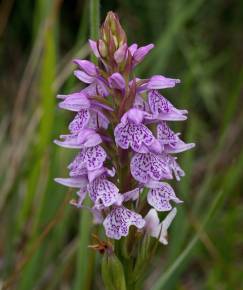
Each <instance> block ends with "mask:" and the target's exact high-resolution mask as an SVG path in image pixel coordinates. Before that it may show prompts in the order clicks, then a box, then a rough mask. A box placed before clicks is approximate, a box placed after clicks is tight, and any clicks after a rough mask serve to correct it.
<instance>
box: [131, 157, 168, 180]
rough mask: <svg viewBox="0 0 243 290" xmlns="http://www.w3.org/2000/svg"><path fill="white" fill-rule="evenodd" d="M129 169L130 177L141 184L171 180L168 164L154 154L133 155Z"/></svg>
mask: <svg viewBox="0 0 243 290" xmlns="http://www.w3.org/2000/svg"><path fill="white" fill-rule="evenodd" d="M130 169H131V173H132V176H133V177H134V178H135V179H136V180H137V181H139V182H141V183H144V184H146V183H149V182H150V180H151V179H152V180H155V181H159V180H161V179H172V174H171V170H170V168H169V166H168V162H166V160H164V158H161V156H160V155H157V154H154V153H145V154H139V153H137V154H135V155H134V156H133V158H132V160H131V164H130Z"/></svg>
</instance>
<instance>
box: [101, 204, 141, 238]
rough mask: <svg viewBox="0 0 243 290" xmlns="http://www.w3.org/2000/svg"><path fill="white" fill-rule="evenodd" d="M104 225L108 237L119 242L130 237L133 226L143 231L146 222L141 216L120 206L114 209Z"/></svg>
mask: <svg viewBox="0 0 243 290" xmlns="http://www.w3.org/2000/svg"><path fill="white" fill-rule="evenodd" d="M103 225H104V227H105V233H106V236H107V237H109V238H111V239H115V240H119V239H120V238H121V237H125V236H127V235H128V232H129V227H130V226H131V225H134V226H136V227H137V228H138V229H141V228H143V227H144V225H145V221H144V219H143V218H142V216H141V215H140V214H138V213H136V212H133V211H131V210H129V209H127V208H125V207H123V206H119V207H114V208H113V209H112V211H111V212H110V214H109V215H108V216H107V217H106V218H105V220H104V222H103Z"/></svg>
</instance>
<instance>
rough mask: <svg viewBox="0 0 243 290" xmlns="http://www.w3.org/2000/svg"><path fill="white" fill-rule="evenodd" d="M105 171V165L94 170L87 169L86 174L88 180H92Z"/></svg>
mask: <svg viewBox="0 0 243 290" xmlns="http://www.w3.org/2000/svg"><path fill="white" fill-rule="evenodd" d="M106 172H107V169H106V168H105V167H100V168H97V169H95V170H91V171H88V172H87V174H88V180H89V182H93V181H94V180H95V179H96V178H97V177H99V176H101V175H103V174H104V173H106Z"/></svg>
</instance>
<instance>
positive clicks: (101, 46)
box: [98, 39, 108, 58]
mask: <svg viewBox="0 0 243 290" xmlns="http://www.w3.org/2000/svg"><path fill="white" fill-rule="evenodd" d="M98 51H99V53H100V55H101V56H102V57H103V58H106V57H107V55H108V51H107V46H106V44H105V42H104V41H103V40H101V39H99V40H98Z"/></svg>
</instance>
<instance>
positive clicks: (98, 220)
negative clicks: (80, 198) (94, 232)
mask: <svg viewBox="0 0 243 290" xmlns="http://www.w3.org/2000/svg"><path fill="white" fill-rule="evenodd" d="M91 213H92V214H93V223H94V224H95V225H100V224H102V223H103V221H104V218H103V216H102V213H101V211H100V210H98V209H97V208H96V207H95V206H94V207H92V208H91Z"/></svg>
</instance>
